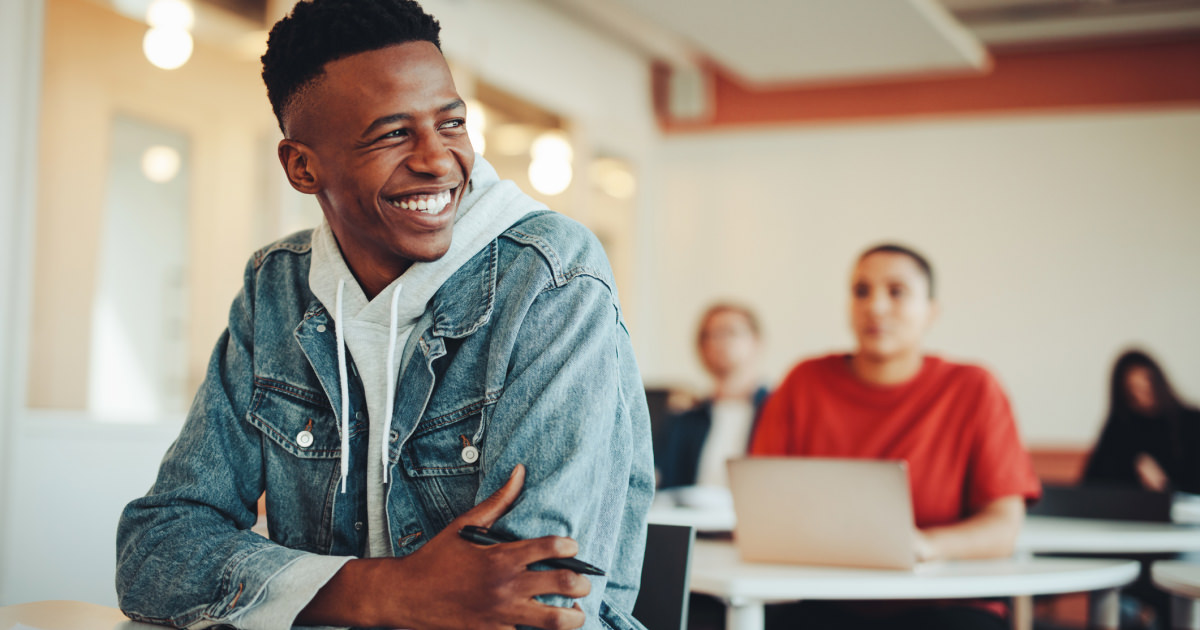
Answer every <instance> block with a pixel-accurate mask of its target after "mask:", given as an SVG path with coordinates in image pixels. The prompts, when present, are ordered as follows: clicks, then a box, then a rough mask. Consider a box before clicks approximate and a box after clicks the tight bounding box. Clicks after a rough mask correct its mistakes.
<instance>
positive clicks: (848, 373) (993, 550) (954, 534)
mask: <svg viewBox="0 0 1200 630" xmlns="http://www.w3.org/2000/svg"><path fill="white" fill-rule="evenodd" d="M933 295H934V287H933V272H932V267H931V266H930V265H929V263H928V261H927V260H926V259H925V257H924V256H921V255H920V254H918V253H917V252H915V251H913V250H912V249H910V248H907V247H904V246H900V245H894V244H887V245H881V246H877V247H873V248H871V249H868V250H866V251H865V252H864V253H863V254H862V255H860V256H859V258H858V260H857V263H856V265H855V267H854V271H853V274H852V276H851V281H850V324H851V328H852V329H853V331H854V335H855V337H856V339H857V342H858V343H857V348H856V349H855V350H854V352H851V353H838V354H830V355H827V356H823V357H819V358H815V359H809V360H806V361H803V362H801V363H800V364H799V365H797V366H796V367H795V368H794V369H793V370H792V371H791V372H790V373H789V374H788V375H787V377H786V378H785V379H784V380H783V382H782V383H781V384H780V385H779V387H778V388H777V389H776V390H775V392H774V393H773V394H771V397H770V398H769V399H768V400H767V403H766V405H765V406H764V407H763V411H762V417H761V418H760V419H759V422H758V428H757V429H756V431H755V433H754V438H753V441H752V444H751V453H752V454H753V455H756V456H779V455H792V456H815V457H849V458H872V459H892V460H904V461H906V462H907V464H908V471H909V482H910V484H911V489H912V500H913V514H914V517H915V519H916V523H915V525H916V531H915V532H914V535H913V555H914V557H915V558H916V559H917V560H919V561H930V560H944V559H959V558H962V559H966V558H993V557H1002V556H1008V555H1011V554H1012V552H1013V549H1014V545H1015V543H1016V539H1017V534H1018V533H1019V532H1020V528H1021V523H1022V521H1023V519H1024V516H1025V504H1026V502H1027V501H1031V500H1035V499H1037V498H1038V497H1039V496H1040V494H1041V486H1040V484H1039V483H1038V481H1037V477H1036V476H1035V475H1034V472H1033V465H1032V462H1031V460H1030V457H1029V454H1028V453H1027V452H1026V450H1025V448H1024V447H1023V446H1022V444H1021V441H1020V439H1019V437H1018V434H1017V427H1016V422H1015V420H1014V418H1013V413H1012V408H1011V407H1010V405H1009V402H1008V398H1007V396H1005V394H1004V391H1003V389H1002V388H1001V386H1000V384H999V382H998V381H997V380H996V378H995V377H993V376H992V375H991V374H990V373H988V372H987V371H986V370H985V369H983V368H982V367H977V366H974V365H966V364H961V363H954V362H950V361H947V360H945V359H942V358H940V357H937V356H934V355H931V354H927V353H926V352H925V351H924V350H923V348H922V341H923V338H924V335H925V333H926V331H928V330H929V327H930V326H931V325H932V323H933V321H934V319H935V317H936V316H937V304H936V302H934V300H933ZM1004 614H1005V607H1004V606H1003V604H1002V603H1000V602H996V601H965V602H964V601H958V602H908V603H899V602H826V603H821V602H813V603H807V604H801V605H799V606H797V607H788V608H783V609H780V610H777V611H774V612H772V613H771V616H772V617H775V618H777V619H780V620H781V621H780V623H790V622H791V621H792V620H793V619H794V618H795V616H797V615H799V616H801V617H802V618H803V619H804V623H803V624H802V625H803V626H804V627H806V628H810V627H812V628H839V629H841V628H851V629H853V628H874V627H889V628H921V629H936V628H972V629H974V628H996V629H1000V628H1006V627H1008V624H1007V622H1006V621H1005V619H1004V618H1003V615H1004Z"/></svg>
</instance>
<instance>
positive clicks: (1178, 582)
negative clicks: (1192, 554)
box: [1150, 560, 1200, 629]
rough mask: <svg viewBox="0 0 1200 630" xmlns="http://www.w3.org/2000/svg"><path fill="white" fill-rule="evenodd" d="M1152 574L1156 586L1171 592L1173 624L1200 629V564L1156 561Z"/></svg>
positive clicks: (1178, 626) (1151, 569) (1179, 626)
mask: <svg viewBox="0 0 1200 630" xmlns="http://www.w3.org/2000/svg"><path fill="white" fill-rule="evenodd" d="M1150 575H1151V577H1152V578H1153V579H1154V585H1155V586H1157V587H1159V588H1161V589H1162V590H1164V591H1166V592H1168V593H1170V594H1171V625H1172V626H1174V627H1175V628H1192V629H1200V564H1191V563H1187V562H1179V561H1176V560H1165V561H1160V562H1155V563H1154V566H1153V567H1151V568H1150Z"/></svg>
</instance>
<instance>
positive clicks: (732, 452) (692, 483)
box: [655, 302, 768, 507]
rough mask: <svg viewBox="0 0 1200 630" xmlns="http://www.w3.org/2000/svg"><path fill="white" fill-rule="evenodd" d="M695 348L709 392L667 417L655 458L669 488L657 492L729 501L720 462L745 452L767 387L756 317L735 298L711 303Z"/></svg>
mask: <svg viewBox="0 0 1200 630" xmlns="http://www.w3.org/2000/svg"><path fill="white" fill-rule="evenodd" d="M696 349H697V351H698V353H699V355H700V362H701V363H703V364H704V369H705V371H706V372H708V374H709V376H711V377H712V382H713V389H712V394H711V395H710V396H709V397H707V398H705V399H704V400H703V401H701V402H700V403H699V404H698V405H696V406H694V407H693V408H691V409H689V410H687V411H684V412H682V413H679V414H675V415H673V416H671V417H670V418H668V419H667V421H666V422H667V425H666V429H665V431H664V435H665V439H664V440H663V443H662V444H661V445H660V447H659V449H658V453H657V457H656V458H655V461H656V462H658V469H659V473H660V480H659V488H660V489H661V490H671V489H674V491H673V492H667V493H660V495H661V496H664V497H670V498H669V499H668V500H670V501H675V502H678V503H684V504H689V503H690V504H695V503H700V504H709V505H711V504H716V505H717V506H720V507H728V506H729V505H730V502H729V493H728V479H727V473H726V469H725V462H726V460H728V459H731V458H735V457H742V456H744V455H745V454H746V452H747V450H748V449H749V446H750V436H751V434H752V432H753V429H754V425H755V423H756V422H757V420H758V415H759V412H760V410H761V409H762V405H763V402H764V401H765V400H766V399H767V393H768V392H767V388H766V387H765V386H763V384H762V377H761V374H760V368H759V362H760V359H761V356H762V331H761V328H760V326H759V323H758V317H757V316H755V314H754V312H753V311H751V310H750V309H749V308H746V307H745V306H741V305H738V304H733V303H729V302H721V303H718V304H714V305H713V306H710V307H709V308H708V309H707V310H706V311H705V312H704V314H703V315H702V316H701V317H700V326H699V328H698V330H697V334H696Z"/></svg>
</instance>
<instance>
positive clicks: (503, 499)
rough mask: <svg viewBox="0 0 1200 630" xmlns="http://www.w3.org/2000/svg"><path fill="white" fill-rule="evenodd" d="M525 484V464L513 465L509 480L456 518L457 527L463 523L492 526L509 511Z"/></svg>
mask: <svg viewBox="0 0 1200 630" xmlns="http://www.w3.org/2000/svg"><path fill="white" fill-rule="evenodd" d="M524 484H525V466H524V465H523V464H517V465H516V466H515V467H513V470H512V474H510V475H509V476H508V481H506V482H504V485H503V486H500V489H499V490H497V491H495V492H493V493H492V495H491V496H489V497H488V498H486V499H484V500H483V501H480V502H479V505H476V506H475V507H473V508H471V509H470V510H467V511H466V512H463V514H462V516H459V517H458V518H457V519H455V523H456V525H455V529H458V528H459V527H462V526H463V525H482V526H483V527H491V525H492V524H493V523H495V522H496V521H497V520H498V519H499V518H500V517H501V516H504V513H505V512H507V511H508V509H509V508H510V507H512V504H513V502H514V501H516V500H517V497H518V496H520V494H521V487H522V486H523V485H524Z"/></svg>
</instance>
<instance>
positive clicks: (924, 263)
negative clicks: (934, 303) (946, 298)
mask: <svg viewBox="0 0 1200 630" xmlns="http://www.w3.org/2000/svg"><path fill="white" fill-rule="evenodd" d="M872 254H900V255H902V256H908V257H909V258H911V259H912V261H913V262H915V263H917V267H919V268H920V269H921V273H922V274H924V275H925V281H926V283H927V284H929V299H933V296H934V291H933V265H930V264H929V260H928V259H926V258H925V257H924V256H922V255H921V254H919V253H917V251H916V250H915V249H912V248H911V247H905V246H904V245H898V244H896V243H880V244H879V245H875V246H874V247H871V248H869V249H867V250H866V251H864V252H863V253H861V254H859V256H858V262H862V261H863V260H864V259H866V257H867V256H870V255H872Z"/></svg>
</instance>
